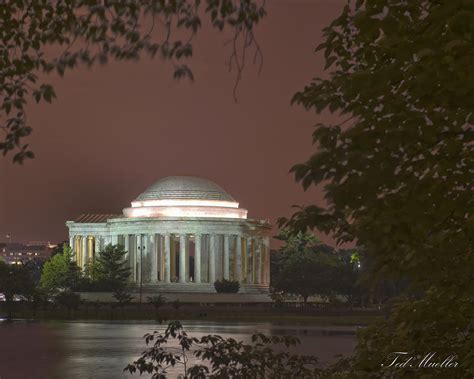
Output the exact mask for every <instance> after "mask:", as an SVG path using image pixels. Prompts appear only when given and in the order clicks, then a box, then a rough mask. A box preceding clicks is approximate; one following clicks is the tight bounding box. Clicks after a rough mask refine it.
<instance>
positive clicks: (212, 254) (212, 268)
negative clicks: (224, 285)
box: [209, 234, 216, 284]
mask: <svg viewBox="0 0 474 379" xmlns="http://www.w3.org/2000/svg"><path fill="white" fill-rule="evenodd" d="M209 245H210V246H209V283H210V284H214V282H215V281H216V235H215V234H211V235H210V238H209Z"/></svg>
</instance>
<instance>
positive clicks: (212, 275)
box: [70, 233, 270, 285]
mask: <svg viewBox="0 0 474 379" xmlns="http://www.w3.org/2000/svg"><path fill="white" fill-rule="evenodd" d="M70 244H71V246H72V247H73V250H74V252H75V259H76V261H77V263H78V265H79V266H80V267H82V268H84V267H85V266H86V264H87V262H89V261H93V260H94V259H95V256H96V255H97V254H98V253H99V252H100V251H101V250H102V249H103V248H104V247H105V246H106V245H108V244H120V245H122V246H124V247H125V251H127V255H126V260H127V262H128V265H129V267H130V268H131V275H130V280H131V281H132V282H134V283H143V284H160V283H196V284H199V283H209V284H213V283H214V282H215V281H216V280H221V279H228V280H237V281H239V282H241V283H245V284H261V285H268V284H269V282H270V246H269V237H266V236H249V235H234V234H213V233H211V234H206V233H202V234H196V233H194V234H191V233H160V234H118V235H106V236H103V235H102V236H100V235H76V236H71V240H70Z"/></svg>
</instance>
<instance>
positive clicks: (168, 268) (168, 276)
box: [164, 234, 171, 283]
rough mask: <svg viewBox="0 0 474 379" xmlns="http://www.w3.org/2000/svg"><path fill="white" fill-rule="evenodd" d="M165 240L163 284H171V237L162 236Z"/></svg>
mask: <svg viewBox="0 0 474 379" xmlns="http://www.w3.org/2000/svg"><path fill="white" fill-rule="evenodd" d="M164 238H165V283H170V282H171V236H170V235H169V234H165V235H164Z"/></svg>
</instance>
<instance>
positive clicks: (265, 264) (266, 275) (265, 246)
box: [263, 237, 271, 285]
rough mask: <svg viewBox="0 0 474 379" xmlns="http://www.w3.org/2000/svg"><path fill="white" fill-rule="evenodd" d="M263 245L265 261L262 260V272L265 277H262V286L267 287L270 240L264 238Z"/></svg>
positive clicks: (268, 282)
mask: <svg viewBox="0 0 474 379" xmlns="http://www.w3.org/2000/svg"><path fill="white" fill-rule="evenodd" d="M263 245H264V248H265V259H264V262H263V264H264V267H265V268H264V272H265V275H264V276H263V284H266V285H269V284H270V254H271V253H270V238H269V237H266V238H264V239H263Z"/></svg>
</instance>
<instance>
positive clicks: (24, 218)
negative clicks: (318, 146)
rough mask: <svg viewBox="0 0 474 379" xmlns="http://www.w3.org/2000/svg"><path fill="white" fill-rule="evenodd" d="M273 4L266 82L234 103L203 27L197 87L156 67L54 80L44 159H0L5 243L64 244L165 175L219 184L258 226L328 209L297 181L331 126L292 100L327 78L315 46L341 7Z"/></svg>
mask: <svg viewBox="0 0 474 379" xmlns="http://www.w3.org/2000/svg"><path fill="white" fill-rule="evenodd" d="M267 4H268V7H267V9H268V16H267V17H266V18H265V19H264V21H263V23H262V24H261V25H260V26H259V27H258V29H257V31H256V32H257V37H258V39H259V42H260V45H261V47H262V50H263V54H264V67H263V71H262V73H261V75H260V76H258V75H257V69H256V68H255V67H252V66H251V65H248V66H247V68H246V71H245V72H244V76H243V79H242V82H241V83H240V86H239V91H238V97H239V102H238V103H237V104H236V103H235V102H234V100H233V98H232V87H233V80H234V78H235V77H234V74H233V73H228V71H227V68H226V66H225V60H226V58H227V56H228V52H227V51H226V49H225V47H223V40H224V36H223V35H220V34H219V33H216V32H211V31H210V30H208V29H206V28H205V29H204V30H202V32H201V34H200V35H199V36H198V38H197V39H196V40H195V55H194V57H193V59H192V61H191V66H192V69H193V72H194V74H195V82H194V83H188V82H177V81H174V80H173V79H172V72H171V69H170V67H169V66H167V65H166V64H164V63H163V62H161V61H159V60H148V59H144V60H141V61H139V62H135V63H111V64H109V65H107V66H102V67H94V68H93V69H92V70H87V69H79V70H76V71H71V72H68V73H67V74H66V76H65V77H64V78H62V79H59V78H56V77H54V76H52V77H51V78H50V81H51V82H52V84H53V85H54V86H55V89H56V93H57V95H58V99H57V100H56V101H55V102H54V103H53V104H52V105H48V104H41V105H39V106H32V107H31V109H30V111H29V114H28V117H29V121H30V123H31V125H32V126H33V127H34V133H33V135H32V136H31V137H30V138H29V141H28V142H29V143H30V146H31V147H32V149H33V150H34V152H35V154H36V159H34V160H31V161H28V162H27V163H26V164H24V165H23V166H18V165H13V164H12V163H11V155H10V156H8V157H7V158H1V157H0V242H1V241H4V240H5V234H6V233H11V235H12V241H18V242H28V241H33V240H50V241H53V242H54V241H62V240H64V239H66V237H67V229H66V227H65V222H66V220H72V219H74V218H75V217H77V216H78V215H80V214H81V213H84V212H102V211H107V212H118V213H120V212H121V210H122V208H125V207H127V206H129V205H130V201H132V200H133V199H134V198H135V197H136V196H137V195H139V194H140V192H142V191H143V190H145V188H146V187H147V186H149V185H151V184H152V183H153V182H154V181H156V180H157V179H159V178H160V177H163V176H168V175H194V176H202V177H205V178H208V179H211V180H213V181H215V182H216V183H218V184H219V185H221V186H222V187H224V188H225V189H226V190H227V191H228V192H230V193H231V194H232V195H233V196H234V198H236V199H237V200H238V201H239V202H240V204H241V206H242V207H244V208H247V209H248V210H249V216H250V217H252V218H268V219H270V220H271V221H272V222H275V221H276V219H277V218H278V217H280V216H287V215H290V214H291V209H290V206H291V205H292V204H305V203H306V204H307V203H311V202H313V203H321V202H322V194H321V193H320V192H319V191H317V190H312V191H308V192H307V193H304V192H303V190H302V188H301V186H300V185H298V184H296V183H295V182H294V179H293V177H292V175H290V174H289V173H288V170H289V168H290V167H291V166H292V165H293V164H295V163H300V162H303V161H304V160H306V159H307V158H308V157H309V156H310V154H311V152H312V150H313V148H312V146H311V133H312V130H313V129H312V125H314V124H315V123H316V122H318V121H322V120H323V118H324V117H322V116H317V115H315V114H314V113H308V112H305V111H304V110H303V109H302V108H301V107H299V106H297V105H294V106H291V105H290V99H291V97H292V95H293V94H294V93H295V92H296V91H298V90H300V89H302V88H303V86H304V85H305V84H306V83H309V81H310V79H311V78H312V77H315V76H319V75H323V60H322V56H321V54H314V53H313V51H314V47H315V46H316V45H318V43H319V42H320V41H321V37H322V35H321V29H322V28H323V27H324V26H326V25H327V24H328V23H329V22H330V21H331V20H332V19H333V18H334V17H336V16H337V15H338V14H339V11H340V9H341V5H342V4H344V1H343V0H313V1H311V0H307V1H306V0H271V1H267ZM323 239H324V240H326V241H328V239H327V238H323Z"/></svg>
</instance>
